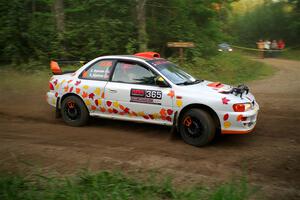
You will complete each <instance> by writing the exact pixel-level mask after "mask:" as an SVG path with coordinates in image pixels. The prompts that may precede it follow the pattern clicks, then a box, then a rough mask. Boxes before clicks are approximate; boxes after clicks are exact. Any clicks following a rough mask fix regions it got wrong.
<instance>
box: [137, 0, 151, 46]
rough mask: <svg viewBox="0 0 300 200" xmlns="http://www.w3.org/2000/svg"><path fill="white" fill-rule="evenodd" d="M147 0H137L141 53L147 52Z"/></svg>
mask: <svg viewBox="0 0 300 200" xmlns="http://www.w3.org/2000/svg"><path fill="white" fill-rule="evenodd" d="M146 2H147V0H136V17H137V28H138V44H139V51H146V50H147V43H148V39H147V32H146V9H145V5H146Z"/></svg>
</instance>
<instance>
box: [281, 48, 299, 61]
mask: <svg viewBox="0 0 300 200" xmlns="http://www.w3.org/2000/svg"><path fill="white" fill-rule="evenodd" d="M279 58H284V59H289V60H300V49H291V50H287V51H284V52H282V53H281V54H280V55H279Z"/></svg>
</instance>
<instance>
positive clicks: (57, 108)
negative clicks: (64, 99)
mask: <svg viewBox="0 0 300 200" xmlns="http://www.w3.org/2000/svg"><path fill="white" fill-rule="evenodd" d="M59 100H60V98H59V97H58V98H57V100H56V107H55V118H56V119H58V118H61V111H60V108H59Z"/></svg>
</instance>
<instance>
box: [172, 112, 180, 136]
mask: <svg viewBox="0 0 300 200" xmlns="http://www.w3.org/2000/svg"><path fill="white" fill-rule="evenodd" d="M170 132H171V133H172V134H177V133H178V127H177V111H176V112H175V114H174V120H173V125H172V128H171V131H170Z"/></svg>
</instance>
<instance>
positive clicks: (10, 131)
mask: <svg viewBox="0 0 300 200" xmlns="http://www.w3.org/2000/svg"><path fill="white" fill-rule="evenodd" d="M263 62H266V63H268V64H271V65H273V66H274V67H275V68H276V69H278V71H277V73H276V74H275V75H274V76H272V77H270V78H268V79H265V80H260V81H255V82H253V83H250V84H249V85H250V88H251V90H252V92H253V93H254V94H255V96H256V98H257V101H258V102H259V103H260V106H261V111H260V115H259V120H258V125H257V128H256V130H255V132H254V133H252V134H249V135H240V136H239V135H233V136H229V135H228V136H224V137H222V138H221V139H220V140H218V141H216V142H215V143H214V144H212V145H210V146H207V147H205V148H196V147H193V146H190V145H187V144H185V143H183V142H182V140H181V139H180V138H179V137H178V136H174V135H172V134H171V133H170V130H169V128H166V127H162V126H153V125H146V124H133V123H129V122H120V121H110V120H104V119H93V120H91V122H90V125H89V126H86V127H82V128H73V127H69V126H66V125H65V124H64V123H63V122H62V121H61V120H57V119H55V117H54V111H53V109H51V108H50V107H49V106H48V105H47V104H46V102H45V98H44V95H45V92H46V90H47V84H48V80H45V85H44V86H37V87H34V89H32V88H29V89H30V92H28V91H23V90H20V89H18V90H17V89H16V90H14V87H13V86H11V87H8V88H7V87H6V86H5V87H4V86H0V102H1V103H0V170H10V171H15V170H22V171H27V172H31V171H32V170H33V171H34V170H43V171H45V172H55V171H56V172H59V173H62V174H69V173H73V172H74V171H77V170H78V169H80V168H90V169H93V170H102V169H120V170H124V171H126V172H128V173H133V174H140V175H141V176H142V175H143V173H144V172H148V171H152V170H153V171H158V172H159V173H161V174H164V175H165V174H168V175H172V176H173V177H174V181H175V182H176V183H177V184H188V183H196V182H197V183H205V184H206V183H216V182H219V181H224V180H228V179H230V178H232V177H233V176H235V175H241V174H242V173H244V174H246V175H247V176H248V177H249V179H250V181H251V182H252V183H254V184H257V185H259V186H261V187H262V190H263V191H264V193H265V195H266V197H268V198H273V199H300V148H299V143H300V105H299V103H300V62H296V61H288V60H279V59H265V60H264V61H263ZM19 81H20V82H19V84H21V85H23V86H21V88H22V87H23V88H26V87H28V86H27V83H28V81H24V80H23V79H20V80H19Z"/></svg>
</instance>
